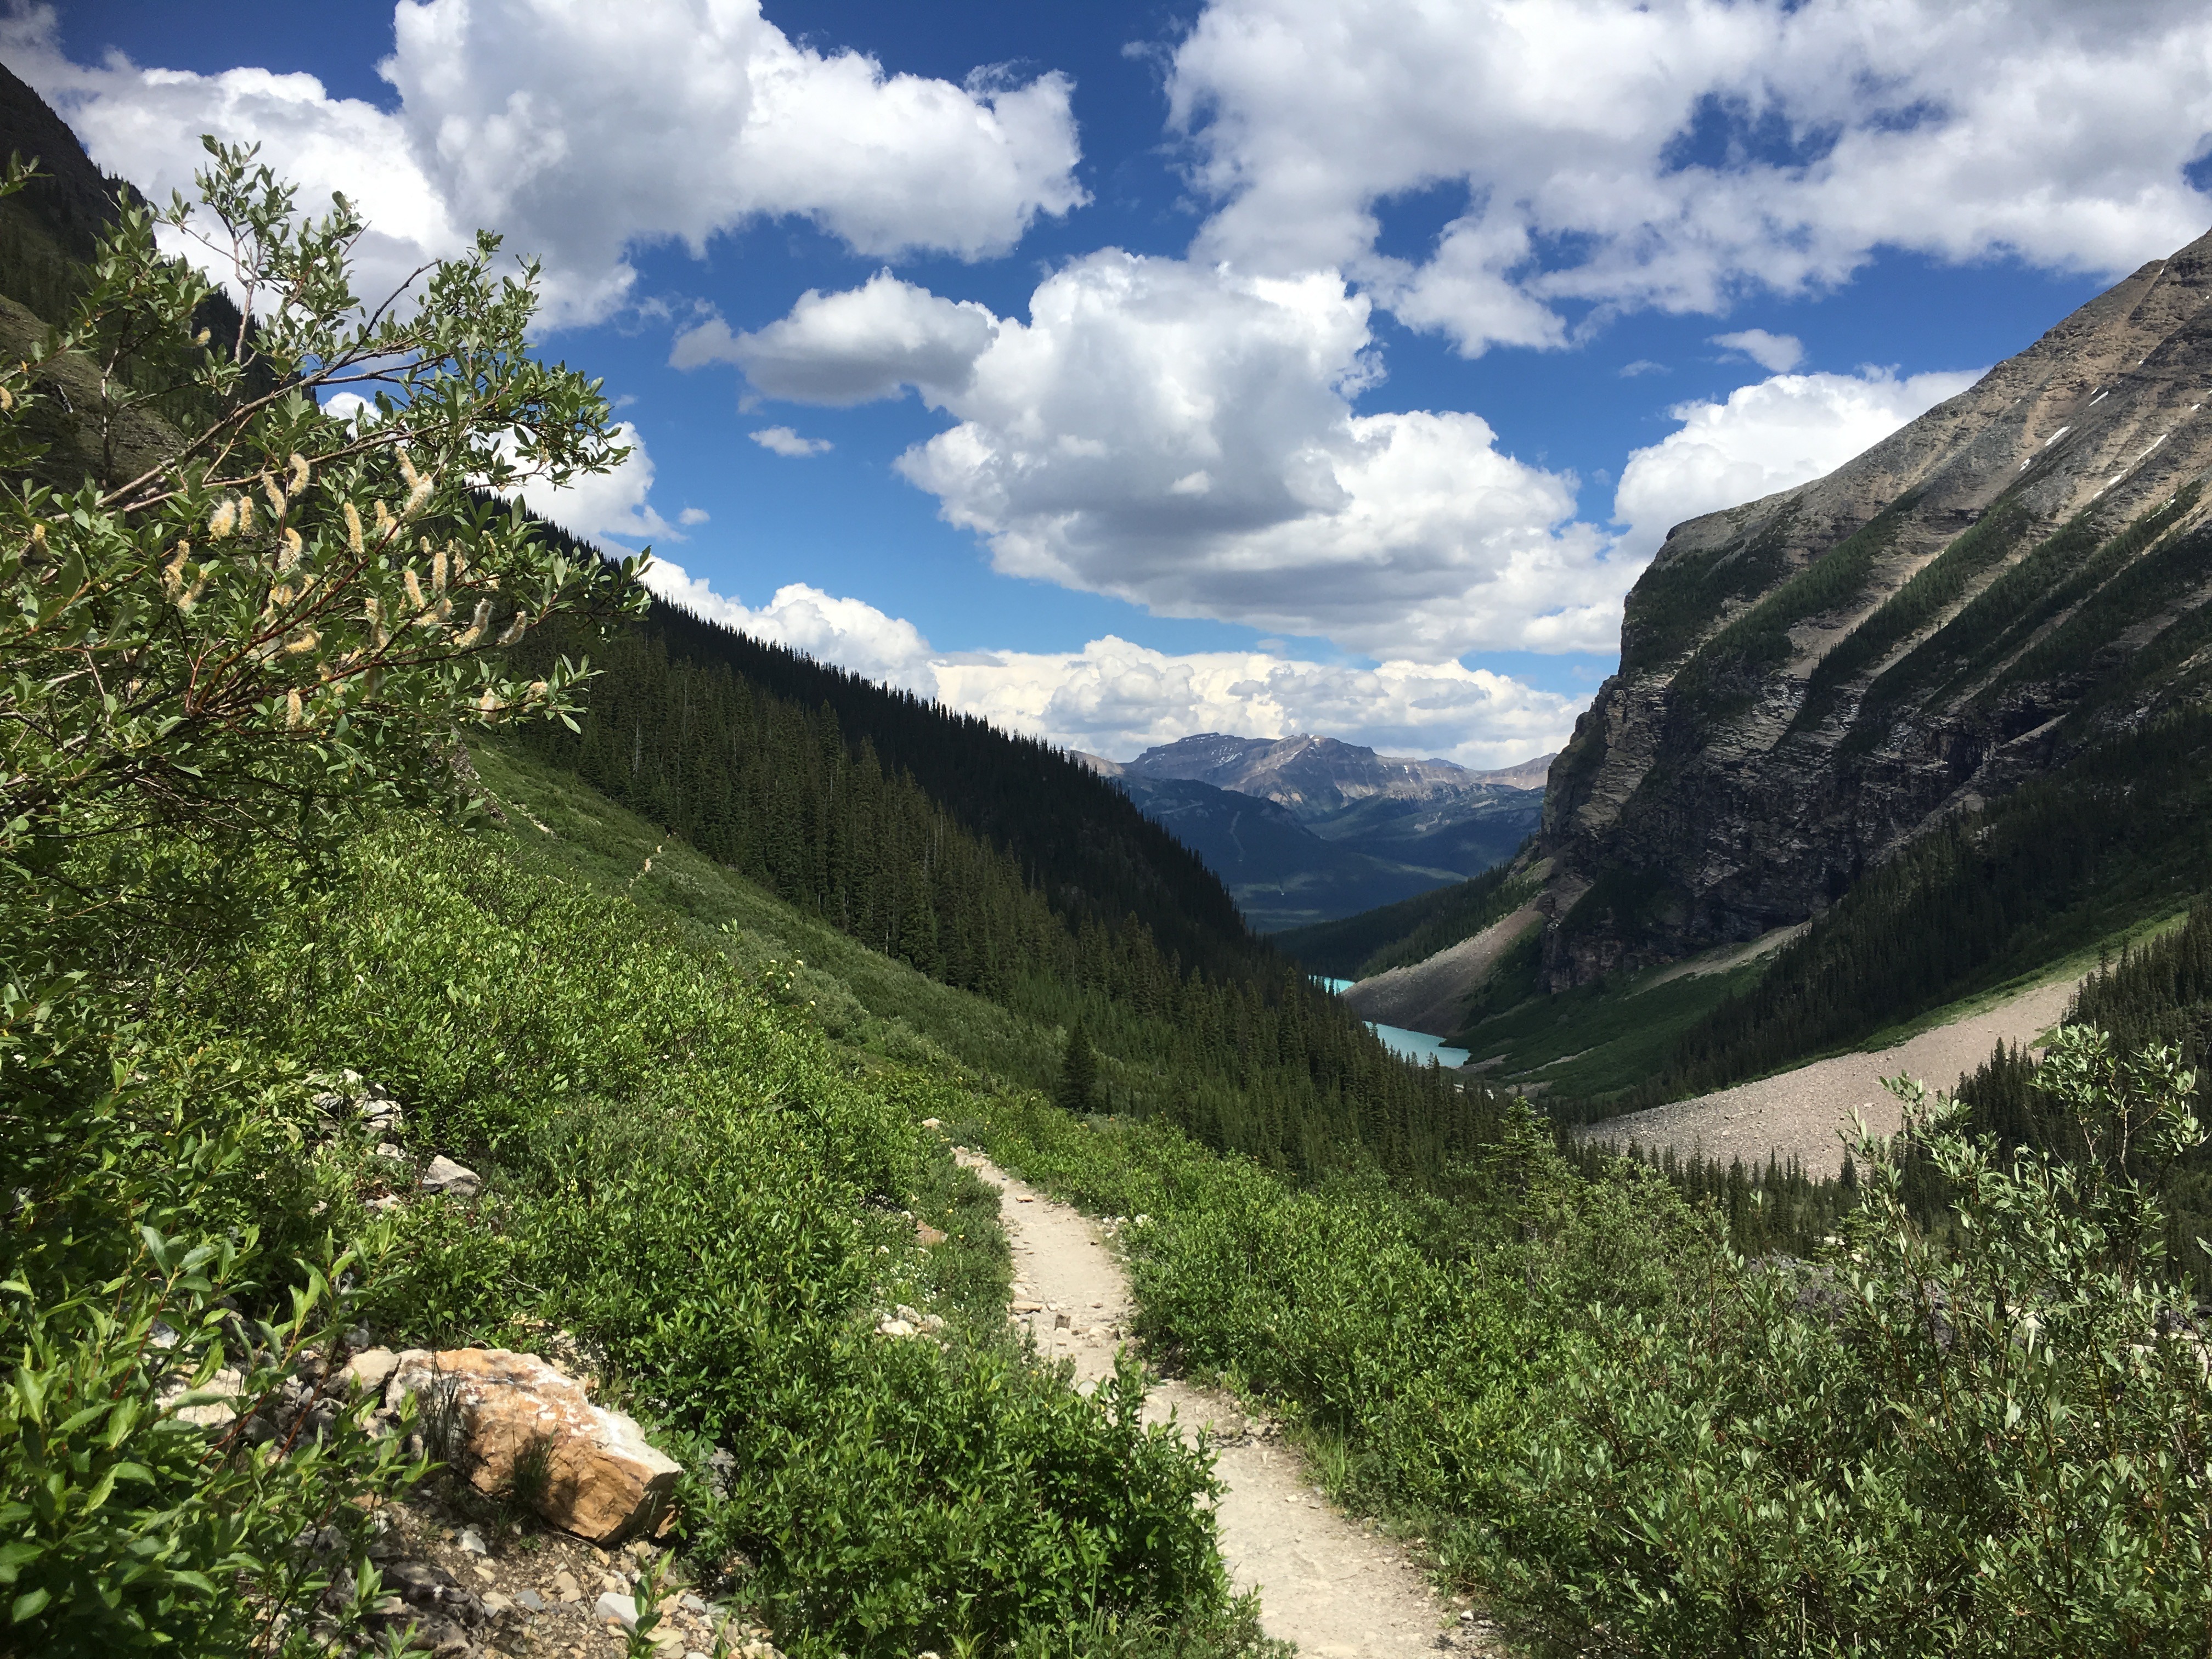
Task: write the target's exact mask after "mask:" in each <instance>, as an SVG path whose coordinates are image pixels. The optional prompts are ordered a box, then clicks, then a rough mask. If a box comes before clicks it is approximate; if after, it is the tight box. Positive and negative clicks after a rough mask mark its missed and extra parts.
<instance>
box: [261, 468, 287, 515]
mask: <svg viewBox="0 0 2212 1659" xmlns="http://www.w3.org/2000/svg"><path fill="white" fill-rule="evenodd" d="M261 493H262V494H263V495H266V496H268V497H269V510H270V512H271V513H275V514H276V516H277V517H278V518H280V519H281V518H283V516H284V507H285V501H284V490H283V486H282V485H280V484H279V483H277V482H276V479H274V478H272V477H270V476H269V475H268V474H267V473H266V472H264V473H263V474H262V475H261Z"/></svg>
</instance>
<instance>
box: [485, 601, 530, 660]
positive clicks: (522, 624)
mask: <svg viewBox="0 0 2212 1659" xmlns="http://www.w3.org/2000/svg"><path fill="white" fill-rule="evenodd" d="M486 603H489V601H486ZM529 625H530V618H529V617H526V616H524V615H523V614H522V612H521V611H516V612H515V613H514V620H513V621H512V622H510V623H507V629H506V631H505V632H504V633H502V634H501V635H500V636H499V637H498V638H497V639H496V640H495V641H492V643H493V644H495V645H496V646H498V647H501V649H502V650H503V649H505V648H506V647H508V646H510V645H513V643H514V642H515V641H517V640H519V639H520V638H521V637H522V630H523V629H525V628H526V627H528V626H529Z"/></svg>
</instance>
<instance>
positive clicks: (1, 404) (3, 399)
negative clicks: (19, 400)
mask: <svg viewBox="0 0 2212 1659" xmlns="http://www.w3.org/2000/svg"><path fill="white" fill-rule="evenodd" d="M14 408H15V393H14V392H10V391H9V390H8V388H7V387H6V386H0V413H4V412H6V411H7V410H12V409H14Z"/></svg>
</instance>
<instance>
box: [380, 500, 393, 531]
mask: <svg viewBox="0 0 2212 1659" xmlns="http://www.w3.org/2000/svg"><path fill="white" fill-rule="evenodd" d="M376 533H377V534H378V535H379V536H380V537H382V536H389V535H390V534H391V533H392V509H391V508H390V507H386V506H385V504H384V503H383V502H382V501H379V502H378V503H377V504H376Z"/></svg>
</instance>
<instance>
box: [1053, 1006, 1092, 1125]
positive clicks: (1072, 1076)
mask: <svg viewBox="0 0 2212 1659" xmlns="http://www.w3.org/2000/svg"><path fill="white" fill-rule="evenodd" d="M1053 1097H1054V1099H1055V1100H1056V1101H1058V1102H1059V1103H1060V1108H1061V1109H1062V1110H1065V1111H1070V1112H1092V1111H1096V1110H1097V1109H1098V1054H1097V1050H1095V1049H1094V1048H1091V1033H1090V1032H1089V1031H1087V1030H1085V1029H1084V1027H1083V1022H1082V1021H1081V1020H1077V1021H1076V1022H1075V1024H1073V1025H1071V1026H1070V1027H1068V1030H1067V1048H1066V1052H1065V1053H1064V1054H1061V1056H1060V1087H1059V1088H1058V1089H1057V1090H1055V1091H1054V1096H1053Z"/></svg>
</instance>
